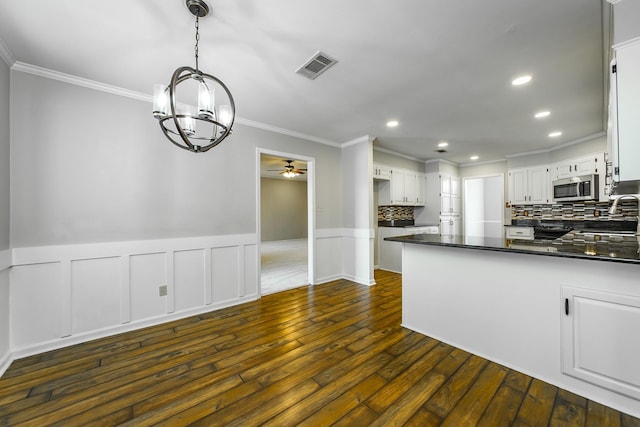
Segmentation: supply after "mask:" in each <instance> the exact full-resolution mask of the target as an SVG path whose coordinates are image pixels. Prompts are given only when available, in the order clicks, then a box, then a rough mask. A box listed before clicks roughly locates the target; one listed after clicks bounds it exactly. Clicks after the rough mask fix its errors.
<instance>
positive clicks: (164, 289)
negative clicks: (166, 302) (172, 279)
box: [158, 285, 167, 297]
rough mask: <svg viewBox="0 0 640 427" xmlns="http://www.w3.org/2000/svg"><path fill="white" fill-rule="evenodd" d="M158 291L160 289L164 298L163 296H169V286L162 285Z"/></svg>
mask: <svg viewBox="0 0 640 427" xmlns="http://www.w3.org/2000/svg"><path fill="white" fill-rule="evenodd" d="M158 289H159V291H160V296H161V297H163V296H166V295H167V285H162V286H160V287H159V288H158Z"/></svg>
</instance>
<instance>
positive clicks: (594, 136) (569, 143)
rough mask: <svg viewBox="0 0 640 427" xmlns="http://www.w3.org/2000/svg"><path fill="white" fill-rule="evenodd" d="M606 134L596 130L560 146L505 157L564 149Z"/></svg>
mask: <svg viewBox="0 0 640 427" xmlns="http://www.w3.org/2000/svg"><path fill="white" fill-rule="evenodd" d="M606 135H607V133H606V132H604V131H602V132H596V133H594V134H591V135H587V136H584V137H582V138H578V139H574V140H573V141H569V142H565V143H564V144H561V145H558V146H556V147H552V148H547V149H545V150H535V151H527V152H526V153H517V154H507V155H505V156H504V157H505V158H507V159H512V158H514V157H524V156H531V155H533V154H545V153H551V152H552V151H557V150H562V149H563V148H567V147H571V146H572V145H576V144H580V143H581V142H587V141H591V140H592V139H596V138H600V137H602V136H606Z"/></svg>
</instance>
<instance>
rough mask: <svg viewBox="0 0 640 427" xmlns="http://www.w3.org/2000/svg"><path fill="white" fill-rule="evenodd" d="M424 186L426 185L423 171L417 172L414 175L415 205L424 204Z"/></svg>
mask: <svg viewBox="0 0 640 427" xmlns="http://www.w3.org/2000/svg"><path fill="white" fill-rule="evenodd" d="M425 187H426V177H425V175H424V174H423V173H419V174H417V175H416V205H417V206H424V204H425V198H426V194H425Z"/></svg>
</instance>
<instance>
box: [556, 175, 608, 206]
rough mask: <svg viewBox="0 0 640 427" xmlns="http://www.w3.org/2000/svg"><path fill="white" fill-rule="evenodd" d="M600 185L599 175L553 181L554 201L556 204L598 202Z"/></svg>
mask: <svg viewBox="0 0 640 427" xmlns="http://www.w3.org/2000/svg"><path fill="white" fill-rule="evenodd" d="M598 184H599V182H598V175H585V176H574V177H572V178H565V179H559V180H557V181H553V200H554V201H556V202H571V201H575V200H598V196H599V190H598V189H599V186H598Z"/></svg>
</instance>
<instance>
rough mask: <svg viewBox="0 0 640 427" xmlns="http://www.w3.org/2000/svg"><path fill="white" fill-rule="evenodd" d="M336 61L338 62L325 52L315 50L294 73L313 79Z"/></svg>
mask: <svg viewBox="0 0 640 427" xmlns="http://www.w3.org/2000/svg"><path fill="white" fill-rule="evenodd" d="M336 62H338V60H337V59H334V58H332V57H330V56H329V55H327V54H326V53H323V52H320V51H317V52H316V53H315V54H314V55H313V56H312V57H311V58H310V59H309V60H308V61H307V62H305V63H304V64H303V65H302V66H301V67H300V68H298V69H297V70H296V73H297V74H300V75H302V76H305V77H307V78H309V79H311V80H314V79H315V78H316V77H318V76H319V75H320V74H322V73H324V72H325V71H327V70H328V69H329V68H330V67H331V66H332V65H334V64H335V63H336Z"/></svg>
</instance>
